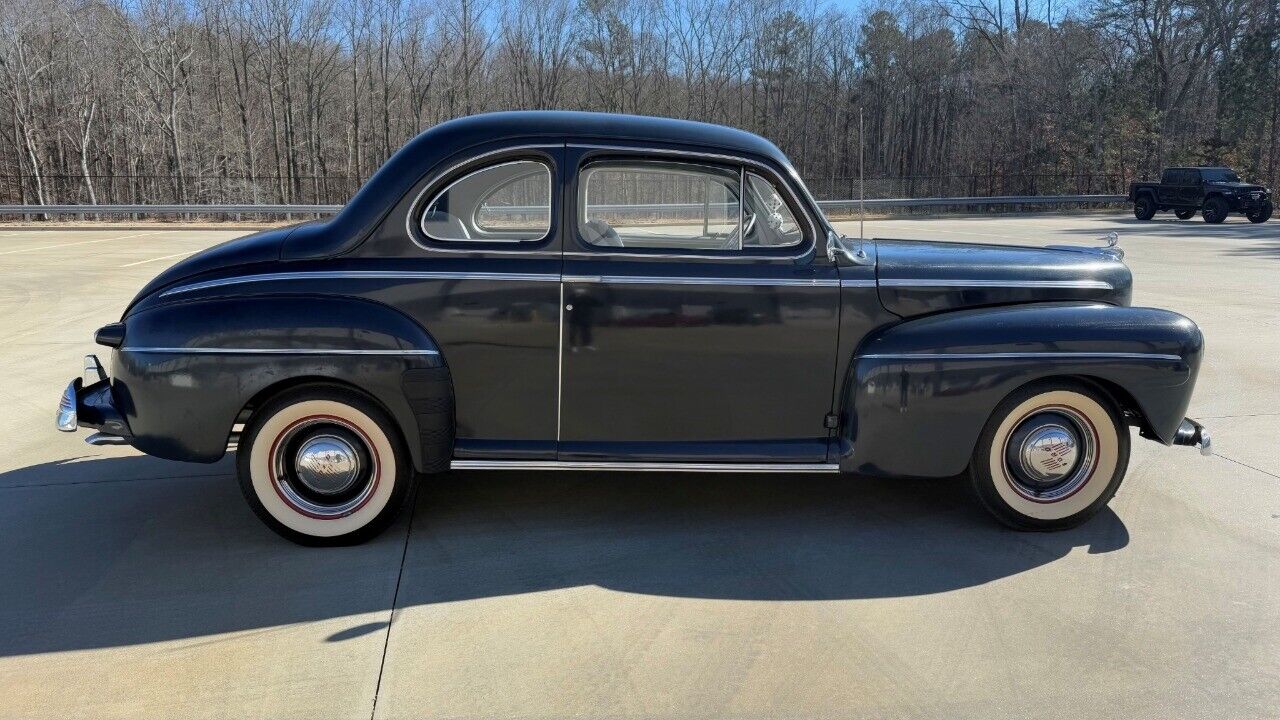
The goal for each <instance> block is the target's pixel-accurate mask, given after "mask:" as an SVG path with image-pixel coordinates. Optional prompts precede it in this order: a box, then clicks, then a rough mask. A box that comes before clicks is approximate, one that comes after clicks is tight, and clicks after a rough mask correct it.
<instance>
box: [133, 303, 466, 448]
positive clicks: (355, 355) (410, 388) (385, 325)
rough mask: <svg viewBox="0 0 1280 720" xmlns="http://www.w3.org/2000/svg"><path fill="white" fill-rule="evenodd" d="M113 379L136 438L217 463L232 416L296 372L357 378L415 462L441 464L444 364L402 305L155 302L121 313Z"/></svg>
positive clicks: (316, 377)
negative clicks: (122, 328)
mask: <svg viewBox="0 0 1280 720" xmlns="http://www.w3.org/2000/svg"><path fill="white" fill-rule="evenodd" d="M112 359H113V362H112V373H111V374H112V380H111V382H112V388H113V390H114V394H115V398H116V401H117V403H118V406H119V410H120V412H121V414H122V415H123V416H124V417H125V418H126V419H127V421H128V424H129V427H130V429H131V430H132V431H133V435H134V439H133V443H132V444H133V445H134V446H135V447H137V448H138V449H140V450H142V451H143V452H146V453H148V454H151V455H155V456H158V457H163V458H169V459H173V460H187V461H197V462H214V461H216V460H218V459H219V458H221V457H222V456H223V454H224V452H225V450H226V446H227V439H228V437H229V435H230V433H231V429H232V426H233V424H234V423H235V422H236V421H237V417H238V416H239V415H240V414H241V411H243V410H244V409H245V408H246V407H250V406H252V405H253V404H256V403H260V402H261V401H263V400H265V399H266V397H269V396H270V395H272V394H274V391H275V390H278V389H283V388H286V387H290V386H295V385H297V384H299V383H302V382H334V383H339V384H343V385H346V386H350V387H354V388H356V389H358V390H361V391H363V392H365V393H366V394H368V395H370V396H371V397H372V398H373V399H374V400H376V401H377V402H379V403H380V404H381V405H382V406H383V407H384V408H385V409H386V410H387V411H388V413H390V415H391V416H392V417H393V418H394V419H395V421H396V422H397V423H398V424H399V425H400V427H401V430H402V432H403V434H404V437H405V439H406V443H407V445H408V446H409V450H410V454H411V455H412V458H413V462H414V466H415V467H416V468H417V469H418V470H419V471H433V470H439V469H442V468H441V465H442V464H443V466H444V467H447V464H448V461H449V457H450V455H451V453H452V443H453V394H452V384H451V382H450V378H449V371H448V368H447V366H446V365H445V363H444V358H443V357H442V356H441V355H440V352H439V348H438V346H437V345H436V343H435V341H434V340H433V339H432V338H431V336H430V335H429V334H428V333H427V332H426V331H425V330H423V329H422V328H421V327H420V326H419V325H417V324H416V323H415V322H413V321H412V320H410V319H409V318H408V317H406V316H405V315H403V314H402V313H400V312H398V311H396V310H394V309H392V308H390V307H387V306H386V305H382V304H379V303H375V302H370V301H367V300H359V299H355V298H348V297H321V296H297V295H293V296H270V295H268V296H255V297H239V298H221V299H206V300H196V301H189V302H178V303H169V304H165V305H159V306H151V307H148V308H146V309H144V310H141V311H138V312H135V313H132V314H130V315H129V316H128V318H126V320H125V335H124V343H123V346H122V347H120V348H118V349H117V350H116V351H115V352H114V353H113V356H112Z"/></svg>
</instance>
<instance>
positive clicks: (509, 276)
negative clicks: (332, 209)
mask: <svg viewBox="0 0 1280 720" xmlns="http://www.w3.org/2000/svg"><path fill="white" fill-rule="evenodd" d="M282 280H523V281H525V282H560V276H559V275H555V274H550V273H507V272H448V271H426V270H422V271H412V270H332V271H312V272H282V273H262V274H259V275H237V276H236V277H227V278H218V279H216V280H205V281H202V282H196V283H191V284H189V285H179V286H178V287H175V288H170V289H168V290H165V291H164V292H162V293H160V296H161V297H166V296H169V295H179V294H181V293H189V292H195V291H197V290H207V289H209V288H215V287H225V286H227V285H244V284H247V283H258V282H279V281H282Z"/></svg>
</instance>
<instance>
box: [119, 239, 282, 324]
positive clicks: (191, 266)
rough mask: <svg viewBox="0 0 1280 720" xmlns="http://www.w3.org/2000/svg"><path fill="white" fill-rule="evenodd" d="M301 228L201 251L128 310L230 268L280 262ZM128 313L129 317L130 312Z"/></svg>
mask: <svg viewBox="0 0 1280 720" xmlns="http://www.w3.org/2000/svg"><path fill="white" fill-rule="evenodd" d="M298 227H299V226H298V225H291V226H289V227H282V228H274V229H272V230H264V231H262V232H259V233H254V234H252V235H246V236H245V237H238V238H236V239H234V240H228V241H227V242H224V243H222V244H220V245H214V246H213V247H211V248H208V249H206V250H201V251H200V252H198V253H196V254H195V255H192V256H190V257H188V258H186V259H184V260H181V261H179V262H178V263H176V264H174V265H173V266H172V267H170V268H169V269H168V270H165V271H164V272H162V273H160V274H159V275H157V276H156V277H155V278H154V279H152V280H151V282H149V283H147V284H146V286H144V287H143V288H142V290H141V291H139V292H138V294H137V295H136V296H134V298H133V300H132V301H130V303H129V308H132V307H133V306H134V305H136V304H137V303H138V302H139V301H140V300H142V299H143V298H145V297H147V296H148V295H150V294H152V293H154V292H156V291H157V290H161V289H163V288H165V287H168V286H170V285H173V284H175V283H177V282H179V281H182V280H187V279H189V278H193V277H195V276H197V275H214V274H217V273H220V272H223V271H226V270H228V269H231V268H235V269H237V270H239V269H241V268H245V267H247V266H252V265H256V264H258V263H268V262H276V261H278V260H279V259H280V246H281V245H282V244H283V243H284V240H285V238H287V237H289V235H290V234H292V233H293V231H295V230H297V229H298ZM125 313H126V314H128V310H126V311H125Z"/></svg>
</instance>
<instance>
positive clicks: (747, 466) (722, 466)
mask: <svg viewBox="0 0 1280 720" xmlns="http://www.w3.org/2000/svg"><path fill="white" fill-rule="evenodd" d="M449 469H450V470H597V471H599V470H607V471H625V472H743V473H803V472H830V473H834V472H840V466H839V465H838V464H835V463H715V462H706V463H690V462H626V461H616V462H615V461H602V460H582V461H577V460H453V461H452V462H450V463H449Z"/></svg>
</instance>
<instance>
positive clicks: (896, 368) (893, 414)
mask: <svg viewBox="0 0 1280 720" xmlns="http://www.w3.org/2000/svg"><path fill="white" fill-rule="evenodd" d="M1203 347H1204V342H1203V337H1202V335H1201V333H1200V329H1199V328H1198V327H1196V325H1195V323H1193V322H1191V321H1190V320H1188V319H1187V318H1185V317H1183V316H1181V315H1178V314H1177V313H1173V312H1169V311H1167V310H1158V309H1154V308H1132V307H1115V306H1111V305H1103V304H1094V303H1047V304H1035V305H1019V306H1008V307H991V308H980V309H973V310H964V311H958V312H952V313H943V314H939V315H932V316H929V317H924V318H919V319H915V320H911V321H908V322H904V323H900V324H897V325H894V326H892V327H889V328H886V329H884V330H882V331H879V332H878V333H877V334H876V335H874V336H872V337H871V338H869V339H868V340H867V341H866V342H864V343H863V345H862V347H861V348H860V349H859V351H858V354H857V356H856V357H855V358H853V360H852V362H851V363H850V366H849V372H848V374H847V377H846V381H845V388H844V392H843V403H842V408H841V423H840V426H841V432H840V442H839V454H840V466H841V469H842V470H846V471H852V472H859V473H865V474H876V475H906V476H923V477H942V476H948V475H955V474H958V473H960V472H962V471H963V470H964V468H965V467H966V466H967V464H968V461H969V458H970V456H971V455H972V453H973V448H974V446H975V444H976V443H977V439H978V435H979V434H980V433H981V431H982V428H983V426H984V425H985V423H986V422H987V420H988V418H989V417H990V415H991V412H992V410H993V409H994V408H995V407H996V405H997V404H999V402H1000V401H1001V400H1002V399H1004V398H1005V397H1006V396H1007V395H1008V394H1009V393H1011V392H1013V391H1014V390H1015V389H1017V388H1019V387H1021V386H1022V385H1025V384H1026V383H1029V382H1032V381H1035V380H1040V379H1044V378H1049V377H1075V378H1081V379H1085V380H1088V381H1092V382H1095V383H1097V384H1098V385H1099V386H1100V387H1102V388H1103V389H1104V390H1106V391H1108V392H1110V393H1112V394H1113V395H1114V396H1116V400H1117V402H1119V403H1120V404H1121V405H1122V406H1123V407H1124V408H1125V409H1126V410H1130V411H1132V412H1133V413H1135V414H1136V416H1137V420H1138V422H1139V423H1140V424H1141V426H1142V427H1143V428H1144V430H1145V431H1146V432H1147V433H1148V434H1151V435H1154V437H1155V438H1156V439H1158V440H1160V441H1161V442H1164V443H1165V444H1169V443H1171V442H1172V441H1173V439H1174V434H1175V432H1176V430H1177V428H1178V426H1179V424H1180V423H1181V422H1182V419H1183V417H1184V415H1185V413H1186V409H1187V405H1188V404H1189V403H1190V400H1191V392H1192V389H1193V388H1194V386H1195V379H1196V373H1197V371H1198V370H1199V366H1200V358H1201V354H1202V352H1203Z"/></svg>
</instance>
